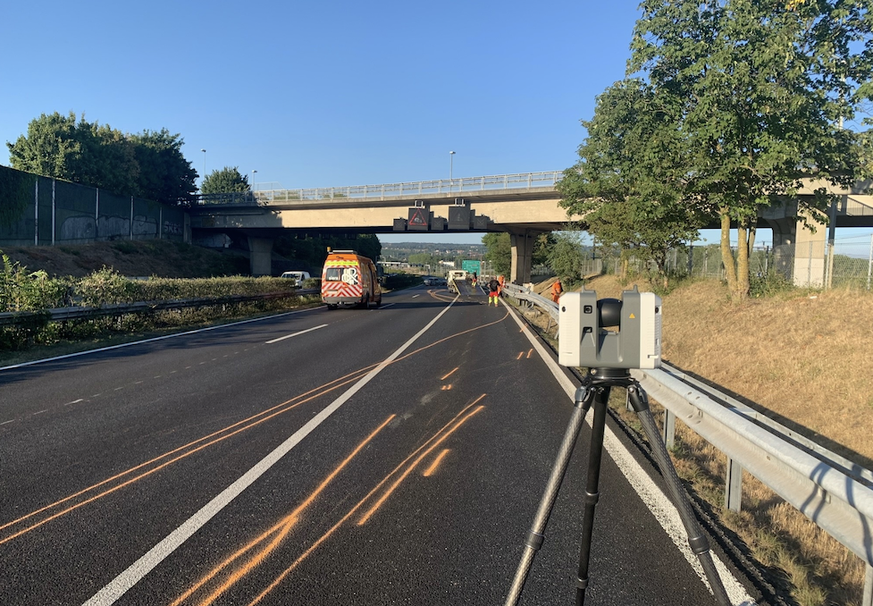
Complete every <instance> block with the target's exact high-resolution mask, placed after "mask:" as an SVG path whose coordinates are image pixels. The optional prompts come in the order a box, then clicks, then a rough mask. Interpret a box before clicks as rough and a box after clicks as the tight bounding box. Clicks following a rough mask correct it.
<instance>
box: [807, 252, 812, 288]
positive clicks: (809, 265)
mask: <svg viewBox="0 0 873 606" xmlns="http://www.w3.org/2000/svg"><path fill="white" fill-rule="evenodd" d="M806 286H807V288H808V287H810V286H812V241H810V242H809V257H808V258H807V259H806Z"/></svg>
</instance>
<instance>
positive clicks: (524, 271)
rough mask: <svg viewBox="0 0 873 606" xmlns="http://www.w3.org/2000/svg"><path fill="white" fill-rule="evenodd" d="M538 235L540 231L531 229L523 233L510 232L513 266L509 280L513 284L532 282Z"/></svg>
mask: <svg viewBox="0 0 873 606" xmlns="http://www.w3.org/2000/svg"><path fill="white" fill-rule="evenodd" d="M538 235H539V232H536V231H532V230H529V229H526V230H524V231H523V232H521V233H512V232H510V234H509V243H510V245H511V246H512V266H511V268H510V270H509V281H510V282H512V283H513V284H526V283H527V282H530V270H531V260H532V258H533V249H534V244H536V240H537V236H538Z"/></svg>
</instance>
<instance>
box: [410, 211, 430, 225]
mask: <svg viewBox="0 0 873 606" xmlns="http://www.w3.org/2000/svg"><path fill="white" fill-rule="evenodd" d="M428 214H429V213H428V210H427V209H426V208H411V209H409V223H408V225H410V226H412V227H425V228H426V227H427V223H428V221H427V219H428Z"/></svg>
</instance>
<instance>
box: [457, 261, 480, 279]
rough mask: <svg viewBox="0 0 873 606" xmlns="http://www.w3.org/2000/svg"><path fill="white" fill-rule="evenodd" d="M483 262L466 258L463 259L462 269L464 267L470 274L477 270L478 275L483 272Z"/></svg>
mask: <svg viewBox="0 0 873 606" xmlns="http://www.w3.org/2000/svg"><path fill="white" fill-rule="evenodd" d="M481 263H482V262H481V261H467V260H464V261H461V269H463V270H464V271H465V272H467V273H468V274H471V273H473V272H476V275H477V276H478V275H479V274H480V273H482V268H481V266H480V265H481Z"/></svg>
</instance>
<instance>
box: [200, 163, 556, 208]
mask: <svg viewBox="0 0 873 606" xmlns="http://www.w3.org/2000/svg"><path fill="white" fill-rule="evenodd" d="M563 176H564V171H561V170H550V171H543V172H533V173H517V174H511V175H489V176H484V177H464V178H460V179H431V180H429V181H408V182H403V183H383V184H379V185H351V186H346V187H316V188H309V189H259V190H257V191H253V192H244V193H231V194H206V195H201V196H196V197H195V205H198V206H199V205H212V204H235V205H243V206H259V205H266V204H271V203H280V202H304V201H307V200H337V201H342V200H349V199H353V200H387V199H391V198H400V199H403V198H410V197H414V196H433V195H436V196H446V197H451V196H453V195H458V196H460V195H463V194H470V195H472V194H474V193H482V192H483V191H500V190H531V189H551V190H554V189H555V185H556V184H557V182H558V181H560V180H561V177H563Z"/></svg>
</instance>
